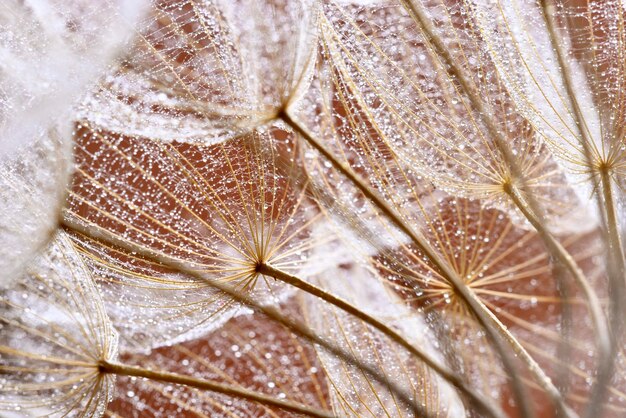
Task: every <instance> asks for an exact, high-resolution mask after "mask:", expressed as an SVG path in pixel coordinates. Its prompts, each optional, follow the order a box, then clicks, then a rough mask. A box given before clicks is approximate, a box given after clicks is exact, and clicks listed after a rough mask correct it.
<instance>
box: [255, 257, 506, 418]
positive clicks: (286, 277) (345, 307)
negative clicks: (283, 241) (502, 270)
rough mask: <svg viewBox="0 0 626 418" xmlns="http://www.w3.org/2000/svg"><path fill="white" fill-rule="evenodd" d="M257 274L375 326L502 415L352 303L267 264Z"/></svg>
mask: <svg viewBox="0 0 626 418" xmlns="http://www.w3.org/2000/svg"><path fill="white" fill-rule="evenodd" d="M257 272H258V273H260V274H263V275H265V276H269V277H272V278H274V279H276V280H280V281H281V282H283V283H287V284H289V285H291V286H294V287H297V288H298V289H301V290H303V291H305V292H306V293H308V294H310V295H313V296H315V297H317V298H320V299H322V300H324V301H326V302H328V303H329V304H331V305H333V306H336V307H337V308H339V309H341V310H342V311H344V312H346V313H348V314H350V315H352V316H354V317H355V318H358V319H360V320H361V321H363V322H364V323H366V324H368V325H370V326H372V327H373V328H375V329H377V330H378V331H380V332H381V333H383V334H384V335H386V336H387V337H389V338H390V339H391V340H392V341H393V342H395V343H396V344H398V345H400V346H402V347H404V348H405V349H407V350H408V351H409V352H410V353H411V354H412V355H413V356H415V357H417V358H418V359H420V360H421V361H422V362H424V364H426V365H427V366H428V367H430V368H431V369H432V370H434V371H435V372H436V373H437V374H438V375H440V376H441V377H442V378H443V379H445V380H446V381H447V382H449V383H450V384H452V385H454V386H455V387H456V388H457V389H459V390H460V391H461V392H463V393H464V394H465V395H467V396H468V397H469V398H470V399H471V400H472V401H473V402H474V403H475V404H476V405H477V406H478V407H480V409H481V410H482V411H488V412H489V414H490V415H492V416H497V414H499V412H497V411H496V410H494V409H493V408H492V407H491V405H490V403H489V402H487V401H486V400H485V399H484V398H483V397H482V396H481V395H480V394H478V393H477V392H475V391H474V390H473V389H472V388H471V387H469V386H468V385H467V384H466V383H465V382H464V381H463V380H462V379H460V378H459V376H458V375H457V374H456V373H454V372H453V371H452V370H450V369H448V368H447V367H446V366H444V365H442V364H440V363H439V362H437V361H436V360H435V359H433V358H432V357H431V356H429V355H428V354H426V353H425V352H424V351H421V350H420V349H418V348H416V347H415V346H413V344H411V343H410V342H408V341H407V340H406V339H405V338H404V337H403V336H402V335H400V334H399V333H398V332H396V331H395V330H394V329H393V328H391V327H389V326H388V325H386V324H385V323H383V322H381V321H379V320H378V319H376V318H374V317H373V316H371V315H369V314H367V313H366V312H363V311H362V310H360V309H359V308H357V307H356V306H354V305H352V304H351V303H350V302H348V301H346V300H344V299H341V298H339V297H337V296H334V295H333V294H331V293H328V292H326V291H325V290H324V289H321V288H319V287H317V286H315V285H313V284H311V283H309V282H307V281H305V280H302V279H300V278H298V277H296V276H293V275H291V274H288V273H285V272H284V271H282V270H279V269H277V268H274V267H272V266H270V265H268V264H259V265H258V266H257Z"/></svg>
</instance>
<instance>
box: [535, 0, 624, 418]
mask: <svg viewBox="0 0 626 418" xmlns="http://www.w3.org/2000/svg"><path fill="white" fill-rule="evenodd" d="M541 8H542V13H543V19H544V22H545V24H546V28H547V29H548V33H549V34H550V42H551V44H552V48H553V49H554V51H555V52H556V56H557V59H558V63H559V69H560V71H561V74H562V76H563V84H564V86H565V90H566V92H567V96H566V97H567V99H568V101H569V105H570V107H571V108H572V110H573V112H574V121H575V125H576V130H577V131H578V139H579V142H580V143H581V146H582V148H583V153H584V156H585V160H586V163H587V165H588V166H589V167H595V165H596V164H595V163H594V159H593V152H592V148H591V147H592V144H593V142H592V138H591V134H590V132H589V130H588V129H587V125H586V124H585V118H584V115H583V113H582V111H581V108H580V104H579V103H578V99H577V96H576V93H575V92H574V88H573V86H574V83H573V77H572V73H571V69H570V67H569V65H568V62H567V60H566V59H565V56H566V51H565V50H564V48H563V46H562V45H561V43H560V42H559V35H558V33H557V30H556V23H555V20H554V11H555V10H554V5H553V4H552V3H551V2H549V0H541ZM599 177H600V180H599V181H598V176H597V173H594V175H593V177H592V178H593V179H594V182H595V183H596V185H595V186H596V187H595V188H594V189H595V192H596V199H595V200H596V203H597V205H598V212H599V213H600V214H601V215H603V216H602V221H603V223H604V224H605V230H606V232H605V234H606V238H607V242H608V252H609V258H608V260H609V261H608V272H609V282H610V283H609V284H610V287H611V289H610V292H609V293H610V298H611V302H612V306H611V325H612V326H611V328H612V329H613V334H614V335H613V338H611V335H610V330H609V331H607V336H606V337H605V338H604V339H605V340H608V342H607V341H602V345H603V346H600V344H598V345H599V347H598V351H599V360H598V363H599V366H598V373H597V377H596V380H595V382H594V384H593V387H592V389H591V401H590V402H589V405H588V407H587V411H586V413H585V416H586V417H587V418H592V417H593V416H594V415H595V412H596V411H597V410H598V409H599V406H600V404H601V403H602V400H603V398H604V396H605V392H606V391H605V387H606V385H607V384H608V383H609V381H610V379H611V376H612V374H613V371H614V370H613V369H614V367H615V364H614V363H615V354H616V347H615V346H616V341H617V339H618V338H620V335H621V331H620V330H621V327H622V323H621V322H622V321H623V319H622V317H623V308H622V307H621V306H620V305H621V303H622V300H623V297H624V288H625V287H624V283H623V280H624V277H626V269H625V268H624V256H625V255H624V248H623V246H622V242H621V239H620V236H619V230H618V227H617V217H616V215H615V204H614V200H613V196H612V191H611V178H610V175H609V168H608V167H600V168H599ZM598 183H600V184H598ZM600 190H602V192H600ZM602 201H604V205H603V204H602ZM607 344H608V345H607ZM605 345H607V346H605Z"/></svg>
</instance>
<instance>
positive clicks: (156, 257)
mask: <svg viewBox="0 0 626 418" xmlns="http://www.w3.org/2000/svg"><path fill="white" fill-rule="evenodd" d="M62 225H63V227H64V228H65V229H67V230H69V231H72V232H73V233H75V234H79V235H83V236H87V237H90V238H91V239H96V240H99V241H101V242H103V243H105V244H106V245H110V246H114V247H118V248H121V249H123V250H125V251H128V252H129V253H133V254H136V255H138V256H141V257H143V258H144V259H146V260H149V261H152V262H156V263H159V264H161V265H163V266H165V267H167V268H170V269H172V270H175V271H178V272H180V273H182V274H185V275H187V276H189V277H192V278H194V279H195V280H200V281H203V282H205V283H207V284H209V285H211V286H212V287H214V288H216V289H217V290H219V291H220V292H223V293H224V294H226V295H228V296H229V297H232V298H233V300H236V301H237V302H239V303H241V304H242V305H245V306H247V307H249V308H251V309H253V310H254V311H256V312H259V313H261V314H263V315H265V316H266V317H268V318H269V319H271V320H273V321H275V322H277V323H279V324H281V325H283V326H285V327H286V328H287V329H289V330H290V331H292V332H293V333H294V334H296V335H298V336H299V337H301V338H304V339H305V340H307V341H309V342H310V343H312V344H317V345H319V346H320V347H323V348H324V349H325V350H328V352H329V353H332V354H333V355H335V356H337V357H338V358H341V359H342V360H344V361H346V362H348V363H350V364H354V365H356V366H357V367H358V368H360V369H361V370H363V371H364V372H366V373H368V374H369V375H371V376H372V377H373V378H374V379H375V380H376V381H377V382H379V383H381V384H384V385H387V386H389V387H390V390H391V391H393V392H394V393H395V394H396V395H397V396H398V399H399V400H400V401H402V402H404V403H406V404H407V405H414V407H415V409H417V410H419V411H421V412H420V416H423V417H425V418H427V417H428V416H429V414H428V413H427V411H424V410H423V408H421V406H420V405H417V404H415V401H414V399H412V396H411V395H409V394H407V393H406V391H405V390H403V389H401V388H399V387H398V386H397V385H396V384H395V383H394V382H390V381H389V379H388V377H387V376H384V375H382V374H381V373H380V371H379V370H378V369H377V368H376V367H373V366H371V365H370V364H367V363H363V362H362V361H360V360H359V359H356V358H355V357H354V356H353V355H352V354H350V353H349V352H348V351H346V350H344V349H343V348H341V347H338V346H337V345H336V344H334V343H332V342H330V341H327V340H326V339H324V338H322V337H320V336H319V335H317V334H315V333H314V332H312V331H311V329H310V328H309V327H307V326H306V325H305V324H303V323H302V322H299V321H295V320H293V319H291V318H289V317H287V316H285V315H284V314H283V313H282V312H280V310H279V309H277V308H275V307H273V306H268V305H261V304H260V303H258V302H257V301H255V300H254V299H252V298H251V297H249V296H247V295H246V294H244V293H242V292H240V291H238V290H235V289H233V288H232V287H231V286H229V285H227V284H224V283H221V282H219V281H215V280H210V279H209V278H207V277H206V276H204V275H202V274H200V273H199V272H197V271H195V270H192V269H190V268H189V267H187V266H186V264H185V263H183V262H181V261H180V260H177V259H174V258H172V257H171V256H164V255H162V254H160V253H156V252H155V251H151V250H149V249H146V248H144V247H141V246H140V245H137V244H134V243H132V242H128V241H125V240H122V239H120V238H119V237H117V236H115V235H114V234H111V233H110V232H109V231H107V230H105V229H102V228H101V227H99V226H96V225H90V226H87V225H84V224H82V223H80V222H77V221H76V220H73V219H71V218H70V217H68V216H65V217H64V218H63V220H62ZM492 409H494V408H492ZM485 412H487V413H489V414H490V415H491V416H493V417H496V418H497V417H504V413H502V412H501V411H499V410H495V409H494V412H493V413H491V411H490V410H486V411H485Z"/></svg>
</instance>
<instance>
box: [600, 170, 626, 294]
mask: <svg viewBox="0 0 626 418" xmlns="http://www.w3.org/2000/svg"><path fill="white" fill-rule="evenodd" d="M600 179H601V182H602V193H603V197H604V207H605V209H606V219H607V230H608V236H609V250H610V251H611V254H612V258H613V261H612V263H611V264H612V265H613V267H612V270H614V271H613V273H614V274H615V276H616V277H618V278H620V279H621V280H620V282H621V281H623V280H626V262H625V261H624V256H625V253H624V245H623V243H622V238H621V236H620V232H619V224H618V221H617V212H616V210H615V199H614V198H613V186H612V183H611V176H610V173H609V168H608V167H607V168H601V169H600ZM616 285H617V283H616ZM619 287H620V288H622V287H624V283H620V286H619ZM618 302H620V303H621V302H622V300H621V299H620V300H618Z"/></svg>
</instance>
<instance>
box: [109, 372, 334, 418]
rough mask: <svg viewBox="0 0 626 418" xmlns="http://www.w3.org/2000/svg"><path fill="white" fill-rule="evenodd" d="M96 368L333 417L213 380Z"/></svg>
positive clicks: (160, 373) (320, 416) (328, 417)
mask: <svg viewBox="0 0 626 418" xmlns="http://www.w3.org/2000/svg"><path fill="white" fill-rule="evenodd" d="M98 368H99V370H100V372H101V373H108V374H115V375H118V376H134V377H143V378H146V379H150V380H155V381H159V382H167V383H173V384H176V385H184V386H188V387H192V388H196V389H201V390H208V391H211V392H217V393H221V394H224V395H227V396H232V397H236V398H241V399H247V400H249V401H254V402H258V403H260V404H263V405H266V406H273V407H277V408H281V409H284V410H285V411H290V412H295V413H298V414H303V415H307V416H310V417H316V418H333V417H334V416H335V415H333V414H331V413H329V412H327V411H323V410H321V409H317V408H311V407H308V406H306V405H303V404H300V403H296V402H291V401H281V400H278V399H276V398H274V397H272V396H269V395H264V394H262V393H259V392H255V391H252V390H248V389H244V388H240V387H236V386H230V385H226V384H223V383H219V382H216V381H213V380H205V379H198V378H195V377H191V376H185V375H181V374H176V373H169V372H165V371H161V370H158V371H157V370H149V369H144V368H142V367H136V366H130V365H127V364H120V363H111V362H108V361H104V360H103V361H101V362H100V363H99V364H98Z"/></svg>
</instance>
